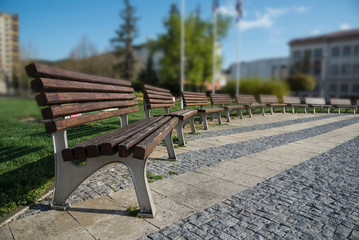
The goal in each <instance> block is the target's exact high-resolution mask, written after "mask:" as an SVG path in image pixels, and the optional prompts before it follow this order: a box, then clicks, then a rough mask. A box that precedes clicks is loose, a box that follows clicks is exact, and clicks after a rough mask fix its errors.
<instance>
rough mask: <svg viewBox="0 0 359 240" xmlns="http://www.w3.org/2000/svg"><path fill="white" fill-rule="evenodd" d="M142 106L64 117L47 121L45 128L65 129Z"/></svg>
mask: <svg viewBox="0 0 359 240" xmlns="http://www.w3.org/2000/svg"><path fill="white" fill-rule="evenodd" d="M139 110H140V108H139V107H138V106H136V107H133V108H122V109H119V110H113V111H107V112H97V113H92V114H87V115H82V116H79V117H75V118H70V119H63V120H58V121H52V122H46V123H45V128H46V131H47V132H48V133H52V132H56V131H60V130H65V129H68V128H71V127H76V126H79V125H82V124H84V123H89V122H93V121H97V120H102V119H106V118H110V117H115V116H119V115H122V114H128V113H132V112H137V111H139Z"/></svg>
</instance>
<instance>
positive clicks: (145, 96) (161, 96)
mask: <svg viewBox="0 0 359 240" xmlns="http://www.w3.org/2000/svg"><path fill="white" fill-rule="evenodd" d="M143 96H144V98H145V99H146V100H147V99H162V100H169V101H172V102H174V101H173V97H168V96H163V95H155V94H149V95H147V94H144V95H143Z"/></svg>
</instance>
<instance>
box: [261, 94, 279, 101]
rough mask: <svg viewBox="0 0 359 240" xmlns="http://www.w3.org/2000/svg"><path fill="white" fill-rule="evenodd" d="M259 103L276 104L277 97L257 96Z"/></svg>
mask: <svg viewBox="0 0 359 240" xmlns="http://www.w3.org/2000/svg"><path fill="white" fill-rule="evenodd" d="M259 99H260V101H261V103H278V102H279V101H278V98H277V96H274V95H259Z"/></svg>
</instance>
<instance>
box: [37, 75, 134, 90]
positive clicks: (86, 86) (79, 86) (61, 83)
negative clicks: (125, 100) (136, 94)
mask: <svg viewBox="0 0 359 240" xmlns="http://www.w3.org/2000/svg"><path fill="white" fill-rule="evenodd" d="M31 85H32V88H33V90H35V91H38V92H40V91H45V92H55V91H56V92H118V93H133V91H134V90H133V88H132V87H123V86H117V85H107V84H98V83H87V82H76V81H69V80H58V79H51V78H37V79H35V80H33V81H32V82H31Z"/></svg>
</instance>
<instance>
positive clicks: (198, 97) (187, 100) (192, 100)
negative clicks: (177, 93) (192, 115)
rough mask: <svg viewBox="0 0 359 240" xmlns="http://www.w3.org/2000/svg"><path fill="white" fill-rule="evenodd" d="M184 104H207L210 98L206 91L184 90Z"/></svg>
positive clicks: (186, 105)
mask: <svg viewBox="0 0 359 240" xmlns="http://www.w3.org/2000/svg"><path fill="white" fill-rule="evenodd" d="M182 98H183V104H184V106H185V107H188V106H205V105H208V104H209V102H208V98H207V96H206V94H205V93H199V92H182Z"/></svg>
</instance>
